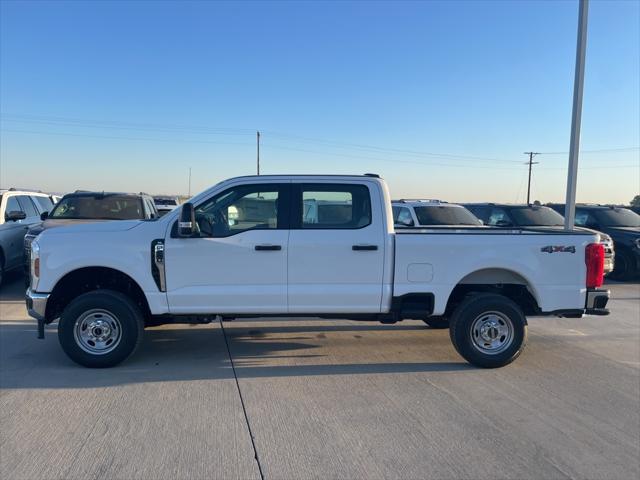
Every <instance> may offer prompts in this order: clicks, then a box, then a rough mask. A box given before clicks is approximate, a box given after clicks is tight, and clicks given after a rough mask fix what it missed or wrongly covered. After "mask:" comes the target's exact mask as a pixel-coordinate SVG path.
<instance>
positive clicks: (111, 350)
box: [58, 290, 144, 368]
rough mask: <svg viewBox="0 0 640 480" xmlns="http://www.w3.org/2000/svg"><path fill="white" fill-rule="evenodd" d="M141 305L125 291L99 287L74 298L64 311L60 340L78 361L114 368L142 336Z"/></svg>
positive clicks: (74, 359) (131, 350) (92, 366)
mask: <svg viewBox="0 0 640 480" xmlns="http://www.w3.org/2000/svg"><path fill="white" fill-rule="evenodd" d="M143 328H144V320H143V318H142V314H141V313H140V309H139V308H138V306H137V305H136V304H135V303H133V302H132V301H131V299H129V298H128V297H126V296H125V295H123V294H122V293H119V292H115V291H112V290H96V291H93V292H89V293H85V294H83V295H80V296H79V297H77V298H76V299H74V300H73V301H72V302H71V303H70V304H69V305H68V306H67V307H66V308H65V309H64V312H62V315H61V316H60V322H59V324H58V340H59V341H60V345H61V346H62V349H63V350H64V352H65V353H66V354H67V355H68V356H69V358H71V360H73V361H74V362H76V363H79V364H80V365H83V366H85V367H90V368H106V367H113V366H115V365H117V364H119V363H120V362H122V361H124V360H125V359H126V358H127V357H129V356H130V355H131V354H132V353H133V352H134V351H135V349H136V348H137V347H138V345H139V343H140V340H141V339H142V332H143Z"/></svg>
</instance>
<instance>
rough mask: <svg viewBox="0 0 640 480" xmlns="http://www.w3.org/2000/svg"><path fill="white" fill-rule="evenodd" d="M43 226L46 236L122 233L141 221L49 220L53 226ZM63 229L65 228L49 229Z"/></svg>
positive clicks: (45, 224) (45, 223)
mask: <svg viewBox="0 0 640 480" xmlns="http://www.w3.org/2000/svg"><path fill="white" fill-rule="evenodd" d="M47 222H48V220H47V221H45V222H44V224H43V227H44V228H43V230H45V229H46V230H47V235H49V234H57V233H90V232H97V233H100V232H105V233H106V232H124V231H126V230H131V229H132V228H135V227H137V226H138V225H140V224H142V220H62V222H63V223H58V222H60V220H51V222H55V224H53V225H47ZM50 227H65V228H50Z"/></svg>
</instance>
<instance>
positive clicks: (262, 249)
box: [254, 245, 282, 252]
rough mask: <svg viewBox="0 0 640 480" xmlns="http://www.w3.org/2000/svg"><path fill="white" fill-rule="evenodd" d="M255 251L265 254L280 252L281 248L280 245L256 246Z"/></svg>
mask: <svg viewBox="0 0 640 480" xmlns="http://www.w3.org/2000/svg"><path fill="white" fill-rule="evenodd" d="M254 248H255V249H256V250H258V251H259V252H265V251H270V250H271V251H273V250H282V246H281V245H256V246H255V247H254Z"/></svg>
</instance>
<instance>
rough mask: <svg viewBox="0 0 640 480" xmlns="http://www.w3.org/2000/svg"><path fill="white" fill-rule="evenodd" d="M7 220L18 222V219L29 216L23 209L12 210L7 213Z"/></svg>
mask: <svg viewBox="0 0 640 480" xmlns="http://www.w3.org/2000/svg"><path fill="white" fill-rule="evenodd" d="M4 218H5V220H7V221H10V222H17V221H18V220H24V219H25V218H27V214H26V213H24V212H23V211H21V210H12V211H10V212H7V213H5V215H4Z"/></svg>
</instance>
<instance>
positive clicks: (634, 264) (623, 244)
mask: <svg viewBox="0 0 640 480" xmlns="http://www.w3.org/2000/svg"><path fill="white" fill-rule="evenodd" d="M549 207H551V208H553V209H554V210H556V211H557V212H562V213H564V204H559V203H557V204H549ZM575 223H576V225H577V226H581V227H587V228H591V229H593V230H597V231H599V232H603V233H605V234H607V235H609V236H610V237H611V238H612V239H613V243H614V245H615V250H616V256H615V265H614V269H613V272H612V274H611V277H613V278H616V279H619V280H628V279H631V278H633V277H635V276H637V275H638V274H639V273H640V215H638V214H637V213H634V212H633V211H631V210H629V209H628V208H623V207H615V206H605V205H587V204H577V205H576V222H575Z"/></svg>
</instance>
